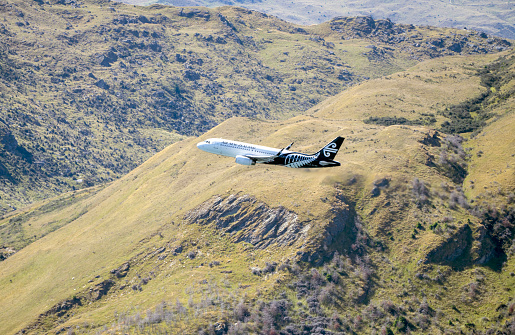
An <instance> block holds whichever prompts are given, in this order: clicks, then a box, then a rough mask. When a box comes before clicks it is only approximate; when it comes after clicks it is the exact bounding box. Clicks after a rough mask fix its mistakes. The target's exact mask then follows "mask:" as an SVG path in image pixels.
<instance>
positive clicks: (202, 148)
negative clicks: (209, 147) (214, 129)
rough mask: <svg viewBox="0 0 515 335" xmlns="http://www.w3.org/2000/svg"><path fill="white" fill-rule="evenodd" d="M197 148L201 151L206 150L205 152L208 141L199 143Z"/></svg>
mask: <svg viewBox="0 0 515 335" xmlns="http://www.w3.org/2000/svg"><path fill="white" fill-rule="evenodd" d="M197 148H199V149H200V150H204V151H205V148H206V141H202V142H199V143H197Z"/></svg>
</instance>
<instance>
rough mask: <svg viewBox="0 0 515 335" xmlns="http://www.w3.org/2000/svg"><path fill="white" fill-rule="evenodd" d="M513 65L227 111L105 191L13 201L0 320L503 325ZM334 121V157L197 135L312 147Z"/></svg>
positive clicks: (514, 61)
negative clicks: (271, 108)
mask: <svg viewBox="0 0 515 335" xmlns="http://www.w3.org/2000/svg"><path fill="white" fill-rule="evenodd" d="M514 66H515V55H514V53H513V52H512V51H511V52H505V53H503V54H502V55H488V56H474V57H471V56H469V57H461V56H458V57H446V58H441V59H434V60H430V61H426V62H422V63H420V64H418V65H416V66H414V67H412V68H410V69H408V70H407V71H402V72H399V73H396V74H393V75H388V76H385V77H382V78H378V79H375V80H370V81H367V82H366V83H363V84H361V85H358V86H355V87H353V88H352V89H350V90H347V91H345V92H342V93H341V94H339V95H338V96H336V97H333V98H330V99H328V100H326V101H324V102H322V103H321V104H318V105H317V106H315V107H314V108H313V109H311V110H309V111H308V113H307V114H306V115H304V116H296V117H293V118H290V119H286V120H280V121H273V120H258V119H256V118H245V117H235V118H231V119H229V120H227V121H224V122H222V123H221V124H220V125H218V126H216V127H214V128H213V129H211V130H210V131H208V132H207V133H206V134H204V135H202V136H200V137H199V138H188V139H185V140H183V141H180V142H178V143H175V144H172V145H170V146H168V147H167V148H165V149H164V150H162V151H161V152H159V153H157V154H156V155H154V156H153V157H152V158H150V159H149V160H148V161H146V162H145V163H143V164H142V165H141V166H139V167H137V168H136V169H134V170H133V171H131V172H130V173H128V174H127V175H126V176H124V177H122V178H120V179H119V180H116V181H114V182H112V183H110V184H109V185H107V186H106V187H105V188H103V189H99V188H97V189H89V190H83V191H74V192H71V193H68V194H66V196H65V197H63V198H57V199H53V200H51V201H46V202H43V203H39V204H35V205H33V206H32V207H31V208H27V209H25V210H19V211H17V212H15V213H12V214H11V215H10V216H9V217H7V218H5V219H3V220H2V221H1V222H0V227H1V228H2V235H1V236H2V238H3V240H4V241H5V239H6V238H7V237H11V239H12V240H13V241H14V240H16V239H17V238H18V239H23V237H24V236H28V235H30V236H32V235H35V236H36V238H35V240H34V241H33V242H32V243H30V244H29V245H27V246H25V247H24V248H23V249H21V250H19V251H18V252H16V253H14V254H12V255H11V256H10V257H8V258H7V259H5V260H4V261H2V262H0V291H2V292H3V294H2V295H0V319H1V320H3V322H2V323H1V325H0V332H1V333H6V334H12V333H16V332H20V331H21V330H22V329H23V331H21V333H49V332H52V333H53V332H59V333H63V332H69V333H76V334H81V333H97V332H104V333H109V332H112V333H156V334H157V333H163V332H165V331H167V332H171V333H184V334H198V333H199V332H204V333H207V334H209V333H217V334H226V333H231V334H247V333H274V332H275V333H280V334H304V333H311V334H331V333H339V332H342V333H348V332H353V333H358V334H370V333H374V332H375V333H377V332H381V333H390V334H391V333H393V334H403V333H409V332H411V333H417V334H427V333H438V332H442V333H443V332H451V333H460V332H463V333H473V332H475V333H485V332H486V331H487V330H489V331H493V332H495V331H499V332H503V333H509V332H510V331H511V329H513V325H514V324H515V320H514V308H515V301H513V297H512V294H511V292H512V290H513V289H514V288H515V277H514V275H513V273H515V263H514V259H513V244H512V243H513V241H512V239H511V236H513V235H512V234H513V233H514V232H515V231H514V226H513V217H514V212H515V211H514V207H513V206H514V203H513V202H514V199H515V197H514V195H513V190H514V189H515V178H514V176H515V173H514V172H515V171H514V167H515V152H514V151H513V150H514V149H513V148H515V138H514V133H513V131H512V130H513V123H514V113H513V110H514V106H515V100H514V97H513V93H514V78H513V73H514V71H513V70H514ZM488 78H490V80H488ZM406 83H409V85H407V84H406ZM420 92H424V95H422V94H420ZM488 92H491V94H490V93H488ZM478 97H483V99H481V104H479V103H478V102H477V100H478ZM427 101H430V102H431V103H427ZM474 101H475V102H476V103H475V104H473V105H474V106H478V109H475V110H474V111H473V112H472V113H473V115H471V116H470V118H469V122H468V123H470V124H475V122H476V121H477V118H478V117H479V116H481V115H483V113H486V112H487V113H488V114H490V116H491V117H489V118H483V119H481V120H484V121H485V123H484V124H482V125H481V126H480V127H477V128H476V129H475V134H474V136H471V135H472V133H467V134H463V135H464V137H461V136H458V135H449V134H445V133H443V132H442V131H437V130H435V129H439V128H442V129H448V128H445V127H447V123H448V124H452V122H453V117H452V116H453V114H449V113H448V112H449V111H456V110H458V109H457V107H456V106H459V105H460V104H461V105H463V104H470V103H471V102H474ZM378 106H384V109H387V111H388V113H387V114H386V113H385V114H384V115H385V116H388V117H389V119H385V118H383V119H377V118H379V117H381V116H383V115H382V114H380V113H378V114H376V113H374V111H381V110H383V107H382V108H379V107H378ZM431 114H433V117H434V118H435V119H436V120H435V121H430V122H429V123H428V124H427V125H420V124H413V123H412V124H409V123H407V122H406V121H404V120H403V118H404V119H405V120H411V121H414V120H418V119H424V118H425V117H427V116H430V115H431ZM374 116H376V117H377V118H376V119H371V117H374ZM392 119H393V120H394V121H392ZM378 120H379V122H388V124H387V125H381V124H378ZM399 120H402V121H399ZM374 122H375V123H374ZM396 122H397V123H399V122H401V123H402V124H395V123H396ZM446 122H447V123H446ZM392 123H393V124H392ZM338 135H342V136H345V137H346V141H345V143H344V144H345V148H344V149H343V150H341V151H340V153H339V154H338V156H337V159H338V160H339V161H340V162H341V163H342V166H341V167H337V168H331V169H319V170H304V169H299V170H297V169H287V168H279V167H269V166H262V165H259V166H254V167H246V166H239V165H236V164H235V163H234V162H233V160H232V159H230V158H225V157H217V156H213V155H209V154H207V153H205V152H202V151H200V150H198V149H197V148H196V147H195V144H196V143H197V142H198V141H200V140H203V139H207V138H209V137H223V138H231V139H237V140H241V141H248V142H253V143H259V144H263V145H268V146H275V147H280V146H284V145H285V144H288V143H289V142H290V141H295V149H297V150H299V151H305V152H312V151H315V150H317V149H318V148H320V147H321V146H323V145H324V144H325V143H327V142H328V141H330V140H332V139H333V138H334V137H336V136H338ZM500 139H502V140H500ZM51 208H54V209H55V210H49V209H51ZM52 225H53V226H54V227H55V226H56V225H58V226H59V227H60V228H59V229H56V230H52V229H50V228H49V227H51V226H52ZM49 229H50V230H52V231H49ZM20 236H21V237H20ZM39 236H41V238H39Z"/></svg>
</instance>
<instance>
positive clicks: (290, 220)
mask: <svg viewBox="0 0 515 335" xmlns="http://www.w3.org/2000/svg"><path fill="white" fill-rule="evenodd" d="M184 222H185V223H187V224H194V223H196V224H201V225H213V226H214V227H216V228H217V229H221V230H223V231H224V232H225V233H227V234H231V235H232V240H233V241H234V242H242V241H245V242H248V243H251V244H253V245H254V246H256V247H257V248H261V249H263V248H266V247H268V246H270V245H272V244H278V245H281V246H290V245H292V244H293V243H294V242H297V241H302V240H304V239H305V238H306V233H307V230H308V229H309V225H307V224H305V223H303V222H300V220H299V218H298V215H297V214H296V213H294V212H292V211H289V210H287V209H286V208H284V207H282V206H280V207H275V208H270V207H269V206H268V205H266V204H265V203H263V202H259V201H258V200H257V199H255V198H253V197H251V196H249V195H234V194H233V195H230V196H228V197H225V198H224V197H221V196H215V197H213V198H211V199H210V200H208V201H206V202H204V203H203V204H201V205H200V206H198V207H197V208H195V209H193V210H192V211H190V212H189V213H187V214H186V215H185V216H184Z"/></svg>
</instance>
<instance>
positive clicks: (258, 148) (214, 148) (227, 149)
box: [197, 138, 291, 157]
mask: <svg viewBox="0 0 515 335" xmlns="http://www.w3.org/2000/svg"><path fill="white" fill-rule="evenodd" d="M197 147H198V148H199V149H201V150H204V151H207V152H210V153H213V154H218V155H223V156H228V157H236V156H246V155H253V156H273V155H277V154H278V153H279V152H280V151H281V149H277V148H270V147H265V146H262V145H256V144H250V143H244V142H238V141H231V140H224V139H221V138H210V139H207V140H205V141H203V142H200V143H199V144H197ZM290 152H291V151H288V150H283V151H282V153H284V154H287V153H290Z"/></svg>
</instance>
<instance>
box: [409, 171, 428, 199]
mask: <svg viewBox="0 0 515 335" xmlns="http://www.w3.org/2000/svg"><path fill="white" fill-rule="evenodd" d="M411 186H412V192H413V195H414V196H415V199H416V201H417V202H418V204H419V205H421V204H424V203H426V202H428V200H429V189H428V188H427V186H426V185H425V183H424V181H422V180H420V179H418V178H417V177H415V178H413V180H412V181H411Z"/></svg>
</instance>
